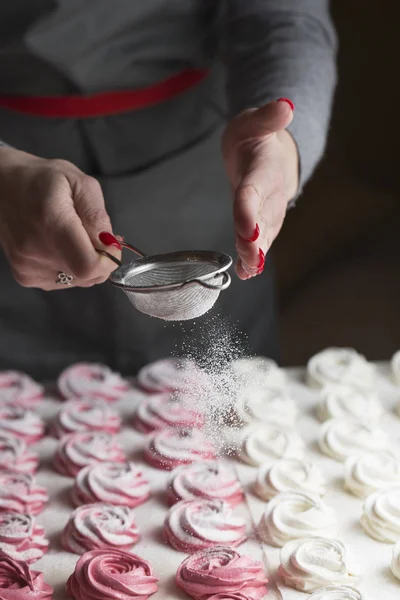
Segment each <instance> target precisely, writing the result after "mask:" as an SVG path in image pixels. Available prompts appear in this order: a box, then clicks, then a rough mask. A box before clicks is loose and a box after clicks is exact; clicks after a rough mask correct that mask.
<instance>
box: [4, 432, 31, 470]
mask: <svg viewBox="0 0 400 600" xmlns="http://www.w3.org/2000/svg"><path fill="white" fill-rule="evenodd" d="M38 466H39V456H38V454H37V452H34V451H33V450H31V449H30V448H28V447H27V445H26V443H25V442H24V440H22V439H20V438H16V437H15V436H14V435H11V434H9V433H5V432H0V468H1V469H14V470H15V471H20V472H21V473H30V474H31V475H33V474H34V473H36V471H37V468H38Z"/></svg>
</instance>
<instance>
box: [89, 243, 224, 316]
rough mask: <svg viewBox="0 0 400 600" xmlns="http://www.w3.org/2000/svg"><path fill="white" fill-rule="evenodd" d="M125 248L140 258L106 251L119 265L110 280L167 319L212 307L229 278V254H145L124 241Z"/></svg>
mask: <svg viewBox="0 0 400 600" xmlns="http://www.w3.org/2000/svg"><path fill="white" fill-rule="evenodd" d="M121 245H122V246H123V247H124V248H128V249H129V250H131V251H132V252H135V253H136V254H138V255H139V256H140V258H138V259H136V260H133V261H131V262H128V263H125V264H123V263H121V262H120V261H119V260H118V259H116V258H115V257H114V256H112V255H111V254H109V253H108V252H103V251H99V252H100V253H101V254H104V255H106V256H108V257H109V258H110V259H111V260H113V261H114V262H115V263H116V264H118V268H117V269H116V270H115V271H114V272H113V273H111V275H110V278H109V281H110V282H111V283H112V285H114V286H115V287H118V288H120V289H122V290H123V291H124V292H125V294H126V295H127V296H128V298H129V300H130V301H131V302H132V304H133V306H134V307H135V308H136V309H137V310H139V311H140V312H142V313H145V314H146V315H150V316H151V317H157V318H159V319H164V320H166V321H186V320H189V319H195V318H197V317H200V316H201V315H203V314H204V313H206V312H207V311H208V310H210V308H212V307H213V306H214V304H215V302H216V300H217V298H218V296H219V294H220V292H221V291H222V290H226V289H227V288H228V287H229V285H230V283H231V278H230V275H229V273H227V270H228V269H229V267H230V266H231V265H232V258H231V257H230V256H228V255H227V254H223V253H220V252H212V251H200V250H190V251H183V252H172V253H169V254H157V255H155V256H146V255H145V254H143V252H141V251H140V250H138V249H137V248H135V247H134V246H132V245H131V244H128V243H126V242H121Z"/></svg>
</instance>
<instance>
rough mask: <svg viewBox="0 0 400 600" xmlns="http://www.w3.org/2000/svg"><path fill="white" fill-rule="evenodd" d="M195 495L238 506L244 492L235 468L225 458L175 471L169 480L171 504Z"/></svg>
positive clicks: (169, 499) (191, 498)
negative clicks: (223, 460) (224, 460)
mask: <svg viewBox="0 0 400 600" xmlns="http://www.w3.org/2000/svg"><path fill="white" fill-rule="evenodd" d="M196 498H204V499H205V500H223V501H224V502H226V503H228V504H230V505H231V506H236V505H237V504H239V503H240V502H241V501H242V500H243V498H244V493H243V488H242V484H241V483H240V481H239V480H238V478H237V476H236V473H235V472H234V470H233V468H232V467H231V466H230V465H229V464H227V463H224V462H216V461H208V462H195V463H193V464H191V465H184V466H182V467H178V468H177V469H175V470H174V471H172V473H171V476H170V478H169V480H168V484H167V499H168V502H169V504H174V503H175V502H179V500H195V499H196Z"/></svg>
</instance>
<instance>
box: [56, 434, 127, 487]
mask: <svg viewBox="0 0 400 600" xmlns="http://www.w3.org/2000/svg"><path fill="white" fill-rule="evenodd" d="M125 460H126V457H125V454H124V452H123V450H122V448H121V446H120V445H119V444H118V442H117V441H116V440H115V439H114V437H113V436H112V435H110V434H108V433H104V432H94V433H92V432H84V433H79V432H78V433H71V434H70V435H66V436H64V437H63V439H62V440H61V441H60V442H59V444H58V447H57V449H56V452H55V454H54V459H53V466H54V468H55V470H56V471H58V473H61V475H65V476H66V477H75V476H76V475H77V474H78V473H79V471H80V470H81V469H83V468H84V467H87V466H88V465H92V464H97V463H100V462H106V461H115V462H124V461H125Z"/></svg>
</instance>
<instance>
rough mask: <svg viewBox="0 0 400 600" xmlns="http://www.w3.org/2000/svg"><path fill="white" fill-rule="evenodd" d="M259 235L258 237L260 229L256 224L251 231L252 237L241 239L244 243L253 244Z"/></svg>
mask: <svg viewBox="0 0 400 600" xmlns="http://www.w3.org/2000/svg"><path fill="white" fill-rule="evenodd" d="M259 235H260V228H259V226H258V223H256V226H255V228H254V231H253V235H252V236H251V237H249V238H243V239H244V241H245V242H255V241H256V240H257V239H258V236H259Z"/></svg>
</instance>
